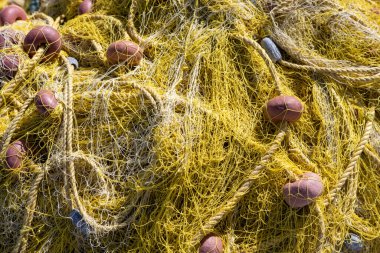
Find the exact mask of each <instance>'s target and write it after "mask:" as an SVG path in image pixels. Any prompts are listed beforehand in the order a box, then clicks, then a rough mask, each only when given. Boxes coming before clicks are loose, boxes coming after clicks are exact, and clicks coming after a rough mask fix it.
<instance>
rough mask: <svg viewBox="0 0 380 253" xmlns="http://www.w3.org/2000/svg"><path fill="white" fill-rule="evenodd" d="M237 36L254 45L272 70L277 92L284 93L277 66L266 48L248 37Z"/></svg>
mask: <svg viewBox="0 0 380 253" xmlns="http://www.w3.org/2000/svg"><path fill="white" fill-rule="evenodd" d="M237 37H238V38H239V39H240V40H242V41H243V42H244V43H246V44H248V45H250V46H252V47H253V48H254V49H255V50H256V51H257V52H258V53H259V54H260V56H261V57H262V58H263V60H264V62H265V64H266V65H267V66H268V68H269V71H270V73H271V75H272V77H273V79H274V84H275V87H276V91H277V93H278V94H280V95H281V94H282V91H281V81H280V78H279V75H278V73H277V70H276V67H275V65H274V63H273V62H272V60H271V59H270V57H269V55H268V54H267V52H265V50H264V49H263V48H262V47H261V46H260V44H259V43H257V42H256V41H254V40H251V39H248V38H246V37H241V36H237Z"/></svg>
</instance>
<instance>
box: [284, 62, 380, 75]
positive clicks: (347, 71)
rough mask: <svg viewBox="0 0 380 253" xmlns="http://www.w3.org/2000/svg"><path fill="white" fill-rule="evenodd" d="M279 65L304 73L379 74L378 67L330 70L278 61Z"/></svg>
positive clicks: (328, 68)
mask: <svg viewBox="0 0 380 253" xmlns="http://www.w3.org/2000/svg"><path fill="white" fill-rule="evenodd" d="M278 62H279V63H280V64H281V65H283V66H285V67H288V68H293V69H298V70H304V71H314V72H320V73H324V74H350V73H371V74H379V73H380V67H365V66H360V67H342V68H330V67H319V66H309V65H300V64H296V63H292V62H288V61H285V60H280V61H278Z"/></svg>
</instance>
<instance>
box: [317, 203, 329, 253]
mask: <svg viewBox="0 0 380 253" xmlns="http://www.w3.org/2000/svg"><path fill="white" fill-rule="evenodd" d="M315 211H316V212H317V214H318V222H319V235H318V246H317V250H316V252H317V253H323V252H324V249H325V248H324V244H325V234H326V224H325V219H324V215H323V213H322V210H321V207H320V204H319V203H318V202H317V203H315Z"/></svg>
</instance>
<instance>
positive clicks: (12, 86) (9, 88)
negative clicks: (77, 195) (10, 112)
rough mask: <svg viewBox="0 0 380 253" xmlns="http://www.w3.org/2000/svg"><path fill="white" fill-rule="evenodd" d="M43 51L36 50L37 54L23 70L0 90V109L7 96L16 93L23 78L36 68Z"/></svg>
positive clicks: (41, 49)
mask: <svg viewBox="0 0 380 253" xmlns="http://www.w3.org/2000/svg"><path fill="white" fill-rule="evenodd" d="M44 51H45V49H43V48H40V49H38V51H37V53H36V54H35V55H34V56H33V58H32V59H31V60H30V61H29V62H28V63H27V64H26V65H25V67H24V68H22V69H21V70H19V71H18V72H17V74H16V76H15V78H14V79H13V80H12V81H10V82H9V83H8V85H6V86H5V87H3V89H2V90H1V96H0V108H1V107H3V105H4V103H5V98H6V97H7V96H8V95H13V94H14V93H16V90H17V89H18V88H20V85H21V84H22V83H23V82H24V81H25V77H26V76H28V75H29V73H30V72H31V71H32V70H33V69H34V68H35V67H36V65H37V63H38V62H39V61H40V59H41V57H42V56H43V55H44Z"/></svg>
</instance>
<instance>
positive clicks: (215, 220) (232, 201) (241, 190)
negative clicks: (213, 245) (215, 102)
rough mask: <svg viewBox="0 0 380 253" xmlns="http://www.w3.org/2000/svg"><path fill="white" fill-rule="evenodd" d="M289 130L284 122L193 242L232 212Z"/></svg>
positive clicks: (197, 241) (197, 240)
mask: <svg viewBox="0 0 380 253" xmlns="http://www.w3.org/2000/svg"><path fill="white" fill-rule="evenodd" d="M286 132H287V126H286V124H284V125H283V126H282V128H281V129H280V132H279V133H278V134H277V136H276V137H275V139H274V141H273V143H272V145H271V146H270V148H269V150H268V151H267V152H266V154H265V155H264V156H263V157H262V158H261V160H260V162H259V164H258V165H257V166H256V167H255V168H254V169H253V170H252V172H251V173H250V174H249V176H248V178H247V179H245V180H244V181H243V183H242V185H241V186H240V188H239V189H238V190H237V191H236V192H235V194H234V196H233V197H232V198H231V199H229V200H228V201H227V203H225V205H224V206H223V207H222V208H221V210H220V211H219V212H218V213H217V214H215V215H214V216H212V217H211V218H210V219H209V220H208V221H207V222H206V224H204V225H203V226H202V230H201V231H200V232H199V233H198V234H197V236H196V237H194V239H193V244H197V243H199V241H200V240H201V239H202V237H203V236H204V235H205V234H207V233H208V232H210V231H211V230H212V229H213V228H214V227H215V226H216V225H217V224H218V223H219V222H220V221H221V220H222V219H223V218H224V217H225V216H226V215H227V214H228V213H230V212H231V211H232V210H233V209H234V208H235V207H236V205H237V204H238V203H239V201H240V200H241V199H242V198H243V197H244V196H245V195H246V194H247V193H248V192H249V191H250V189H251V187H252V185H253V183H254V179H255V177H256V176H257V175H258V174H259V173H260V172H261V171H262V170H263V169H264V168H265V164H266V163H268V162H269V160H270V159H271V158H272V156H273V155H274V153H275V152H276V151H277V149H278V148H279V147H280V145H281V142H282V141H283V140H284V138H285V135H286Z"/></svg>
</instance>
